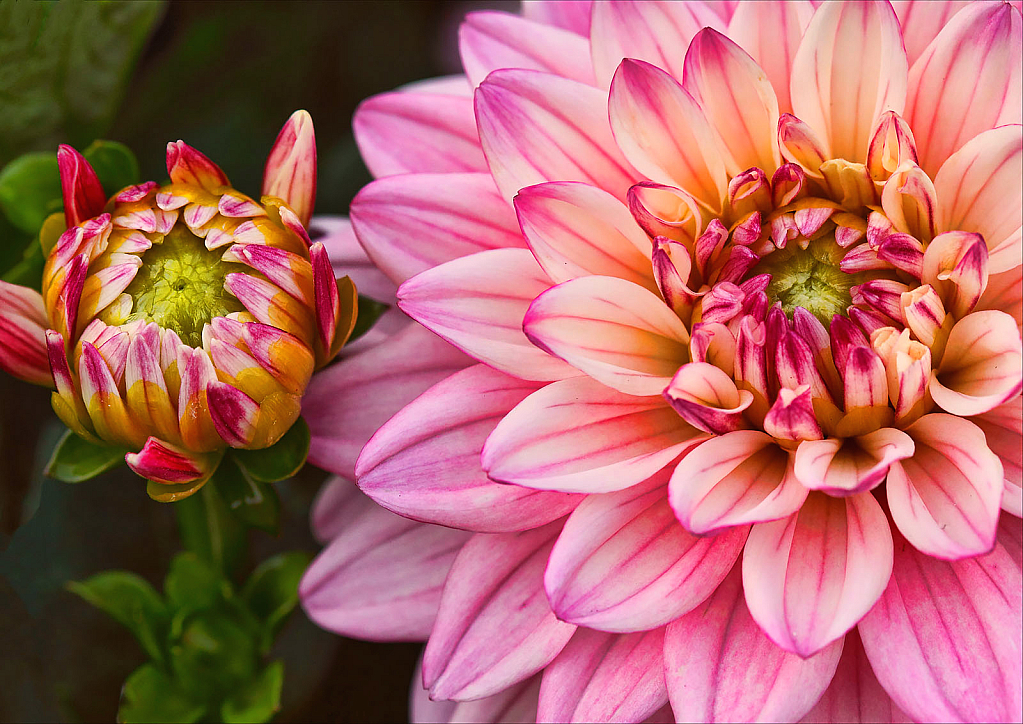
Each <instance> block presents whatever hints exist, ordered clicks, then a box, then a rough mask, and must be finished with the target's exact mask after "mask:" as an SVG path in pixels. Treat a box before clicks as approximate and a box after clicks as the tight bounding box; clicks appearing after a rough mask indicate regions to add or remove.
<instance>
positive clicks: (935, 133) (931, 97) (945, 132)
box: [895, 2, 1023, 175]
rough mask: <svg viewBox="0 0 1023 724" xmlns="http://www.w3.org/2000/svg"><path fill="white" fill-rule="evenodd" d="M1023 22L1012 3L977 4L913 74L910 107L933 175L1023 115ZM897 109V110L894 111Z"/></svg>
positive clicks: (950, 25)
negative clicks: (978, 139) (985, 134)
mask: <svg viewBox="0 0 1023 724" xmlns="http://www.w3.org/2000/svg"><path fill="white" fill-rule="evenodd" d="M1021 66H1023V20H1021V19H1020V14H1019V11H1018V10H1016V9H1014V8H1013V7H1011V6H1010V5H1009V4H1008V3H1001V2H985V3H972V4H971V5H970V6H969V7H968V8H964V9H963V10H962V11H960V12H958V13H956V15H955V16H953V17H952V19H951V20H950V21H949V22H948V24H947V25H945V27H944V28H942V30H941V32H940V33H938V36H937V37H936V38H935V39H934V42H932V43H931V44H930V45H929V46H928V47H927V49H926V50H924V52H923V54H922V55H921V56H920V58H919V59H918V60H917V61H916V62H915V63H914V64H913V67H912V69H911V70H910V73H909V93H908V95H907V96H906V113H905V114H904V116H905V118H906V120H907V121H909V125H910V126H912V128H913V133H914V135H915V136H916V140H917V144H918V145H919V148H920V166H921V167H922V168H923V169H924V171H926V172H927V173H928V174H929V175H933V174H934V173H935V172H936V171H937V170H938V169H939V168H940V167H941V164H942V162H943V161H944V160H945V159H946V158H948V157H949V156H950V155H951V154H952V153H953V152H955V151H956V150H957V149H959V148H960V147H962V145H963V144H964V143H966V142H967V141H969V140H970V139H971V138H973V137H974V136H976V135H977V134H978V133H980V132H981V131H986V130H988V129H989V128H994V127H995V126H1004V125H1006V124H1008V123H1020V121H1021V120H1023V110H1021V108H1023V89H1021V85H1023V67H1021ZM895 110H898V109H895Z"/></svg>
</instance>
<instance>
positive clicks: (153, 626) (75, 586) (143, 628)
mask: <svg viewBox="0 0 1023 724" xmlns="http://www.w3.org/2000/svg"><path fill="white" fill-rule="evenodd" d="M67 588H68V590H69V591H71V592H72V593H74V594H76V595H77V596H80V597H81V598H83V599H85V600H86V601H88V602H89V603H91V604H92V605H93V606H95V607H96V608H98V609H100V610H101V611H104V612H105V613H107V614H109V615H110V616H111V617H112V618H113V619H114V620H116V621H117V622H118V623H120V624H121V625H123V626H124V627H126V628H127V629H128V630H130V631H131V632H132V634H133V635H134V636H135V638H136V639H138V642H139V644H141V645H142V648H143V649H144V650H145V652H146V653H147V654H149V656H150V657H152V658H153V659H156V660H157V661H163V659H164V650H163V644H164V641H165V640H166V637H167V629H168V625H169V623H170V616H169V614H168V611H167V606H166V604H165V603H164V601H163V598H162V597H161V596H160V594H159V593H157V592H156V590H155V589H154V588H153V587H152V586H151V585H149V583H148V582H146V581H145V580H144V579H142V578H140V577H138V576H136V575H135V574H134V573H128V572H127V571H103V572H102V573H97V574H96V575H94V576H92V577H90V578H87V579H86V580H84V581H71V582H69V583H68V584H67Z"/></svg>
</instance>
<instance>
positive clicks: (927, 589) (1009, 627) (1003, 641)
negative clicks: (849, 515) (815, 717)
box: [859, 536, 1023, 722]
mask: <svg viewBox="0 0 1023 724" xmlns="http://www.w3.org/2000/svg"><path fill="white" fill-rule="evenodd" d="M1021 605H1023V579H1021V576H1020V569H1019V566H1018V565H1017V564H1016V563H1015V561H1014V560H1013V558H1012V556H1011V555H1009V553H1007V552H1006V549H1005V548H1003V547H1002V546H1001V545H999V546H997V547H996V548H995V550H994V551H993V552H991V553H989V554H988V555H985V556H981V557H977V558H968V559H965V560H960V561H955V562H951V563H949V562H945V561H940V560H936V559H934V558H932V557H930V556H928V555H926V554H924V553H922V552H920V551H918V550H916V549H915V548H914V547H913V546H912V545H910V544H909V543H908V542H906V541H905V540H903V539H902V538H901V536H896V542H895V568H894V571H893V573H892V579H891V581H890V582H889V584H888V588H887V590H886V591H885V592H884V594H883V595H882V597H881V600H880V601H878V603H877V605H876V606H874V608H873V610H871V612H870V613H868V614H867V616H866V617H865V618H864V619H863V620H862V621H861V622H860V625H859V631H860V636H861V637H862V639H863V648H864V649H865V650H866V653H867V658H868V659H869V660H870V664H871V666H872V668H873V670H874V674H875V675H876V676H877V679H878V681H880V682H881V686H883V687H884V688H885V690H886V691H887V692H888V694H889V696H891V698H892V699H893V700H894V702H895V704H896V705H897V706H899V707H900V708H901V709H902V710H903V711H905V712H906V714H908V715H909V717H910V718H912V719H913V720H916V721H974V722H996V721H997V722H1009V721H1019V718H1020V713H1021V709H1023V693H1021V688H1023V685H1021V682H1023V670H1021V669H1023V665H1021V661H1020V655H1019V652H1020V648H1021V645H1023V640H1021V639H1023V633H1021V628H1023V624H1021V620H1020V615H1019V612H1020V607H1021Z"/></svg>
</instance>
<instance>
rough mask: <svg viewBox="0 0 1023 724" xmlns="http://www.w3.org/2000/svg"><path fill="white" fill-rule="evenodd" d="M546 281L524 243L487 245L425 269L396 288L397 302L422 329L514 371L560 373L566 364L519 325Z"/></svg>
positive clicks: (546, 376) (543, 376) (536, 375)
mask: <svg viewBox="0 0 1023 724" xmlns="http://www.w3.org/2000/svg"><path fill="white" fill-rule="evenodd" d="M549 287H550V281H549V280H548V279H547V277H546V275H545V274H544V273H543V271H542V270H541V269H540V266H539V265H538V264H537V263H536V259H534V258H533V255H532V254H531V253H529V251H528V250H526V249H493V250H491V251H482V252H479V253H477V254H473V255H471V256H467V257H462V258H461V259H455V260H454V261H449V262H447V263H446V264H442V265H440V266H438V267H434V268H432V269H428V270H427V271H425V272H422V273H421V274H418V275H416V276H415V277H413V278H412V279H410V280H408V281H407V282H405V283H404V284H402V285H401V287H400V288H399V289H398V306H399V307H400V308H401V309H402V311H404V312H405V313H406V314H408V315H409V316H410V317H412V318H413V319H415V320H416V321H418V322H419V323H420V324H422V325H423V326H425V327H426V328H427V329H430V330H431V331H433V332H435V333H436V334H438V335H440V336H441V337H443V338H444V339H446V340H448V341H449V342H451V343H452V344H453V345H455V346H456V347H458V348H460V349H462V350H464V351H465V352H467V353H468V354H471V355H472V356H474V357H476V358H477V359H479V360H480V361H481V362H486V363H487V364H489V365H490V366H492V367H494V368H496V369H498V370H501V371H502V372H506V373H508V374H511V375H515V376H516V377H522V378H525V379H535V380H550V379H560V378H562V377H567V376H571V375H574V374H575V371H574V370H572V368H571V367H569V366H568V365H567V364H565V363H564V362H562V361H561V360H559V359H556V358H555V357H552V356H551V355H549V354H547V353H546V352H544V351H543V350H540V349H537V348H536V347H534V346H533V345H532V344H531V343H530V341H529V340H528V339H526V335H525V334H524V333H523V331H522V324H523V317H524V316H525V315H526V310H527V309H528V308H529V304H530V302H532V301H533V299H534V298H535V297H536V296H537V295H538V294H540V293H541V292H543V291H545V290H546V289H548V288H549Z"/></svg>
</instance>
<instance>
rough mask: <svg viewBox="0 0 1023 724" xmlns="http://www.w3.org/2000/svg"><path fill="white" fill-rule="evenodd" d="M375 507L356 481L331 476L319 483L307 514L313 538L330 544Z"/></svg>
mask: <svg viewBox="0 0 1023 724" xmlns="http://www.w3.org/2000/svg"><path fill="white" fill-rule="evenodd" d="M377 507H379V506H377V504H376V503H374V502H373V499H372V498H370V497H369V496H367V495H363V493H362V492H361V491H360V490H359V488H358V487H357V486H356V485H355V483H353V482H352V481H350V480H345V479H344V478H342V477H341V476H340V475H331V476H330V477H329V478H327V479H326V480H325V481H324V482H323V485H322V486H320V491H319V492H318V493H317V494H316V499H315V500H314V501H313V505H312V509H311V510H310V513H309V523H310V528H311V529H312V533H313V537H315V538H316V540H317V541H318V542H320V543H323V544H326V543H329V542H330V541H331V540H333V539H334V538H335V537H337V536H338V535H340V533H341V531H343V530H345V529H346V528H348V526H350V525H354V523H355V521H356V520H357V519H358V518H359V517H360V516H361V515H363V514H364V513H366V511H368V510H370V509H372V508H377Z"/></svg>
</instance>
